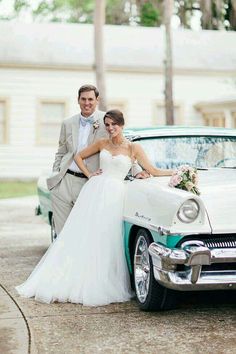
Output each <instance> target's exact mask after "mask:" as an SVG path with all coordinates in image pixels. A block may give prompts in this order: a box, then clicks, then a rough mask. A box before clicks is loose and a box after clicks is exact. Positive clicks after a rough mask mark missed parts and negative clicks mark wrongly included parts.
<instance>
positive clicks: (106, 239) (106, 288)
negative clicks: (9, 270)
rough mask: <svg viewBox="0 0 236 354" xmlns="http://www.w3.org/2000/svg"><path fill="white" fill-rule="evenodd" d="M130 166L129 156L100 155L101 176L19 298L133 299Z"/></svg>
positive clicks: (21, 287) (104, 152) (93, 303)
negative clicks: (126, 218)
mask: <svg viewBox="0 0 236 354" xmlns="http://www.w3.org/2000/svg"><path fill="white" fill-rule="evenodd" d="M131 164H132V163H131V159H130V157H129V156H126V155H116V156H112V155H111V153H110V152H109V151H107V150H105V149H104V150H102V151H101V152H100V167H101V168H102V170H103V173H102V174H101V175H99V176H95V177H92V178H91V179H90V180H89V181H88V182H87V183H86V184H85V186H84V187H83V189H82V190H81V193H80V195H79V197H78V199H77V201H76V203H75V205H74V207H73V209H72V211H71V213H70V215H69V217H68V219H67V221H66V223H65V226H64V228H63V230H62V231H61V233H60V235H59V236H58V238H57V239H56V240H55V242H54V243H53V244H52V245H51V246H50V247H49V249H48V250H47V252H46V253H45V255H44V256H43V257H42V259H41V260H40V262H39V263H38V265H37V266H36V267H35V269H34V270H33V272H32V273H31V275H30V276H29V278H28V279H27V280H26V281H25V282H24V283H23V284H21V285H19V286H17V287H16V290H17V291H18V293H19V294H20V295H22V296H24V297H34V298H35V299H36V300H38V301H42V302H46V303H51V302H54V301H59V302H73V303H81V304H83V305H87V306H99V305H106V304H109V303H112V302H123V301H127V300H129V299H130V298H131V296H132V292H131V289H130V279H129V273H128V268H127V264H126V260H125V254H124V245H123V232H122V213H123V202H124V188H125V184H124V178H125V176H126V175H127V173H128V171H129V169H130V167H131Z"/></svg>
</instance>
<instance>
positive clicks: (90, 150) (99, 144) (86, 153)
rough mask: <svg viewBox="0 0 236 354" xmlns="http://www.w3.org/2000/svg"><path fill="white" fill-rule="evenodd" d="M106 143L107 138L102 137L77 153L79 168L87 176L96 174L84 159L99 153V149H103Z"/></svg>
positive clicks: (76, 158) (76, 159)
mask: <svg viewBox="0 0 236 354" xmlns="http://www.w3.org/2000/svg"><path fill="white" fill-rule="evenodd" d="M104 145H105V139H101V140H98V141H96V142H95V143H94V144H92V145H89V146H88V147H86V148H85V149H83V150H81V151H80V152H79V153H77V154H76V155H75V157H74V160H75V163H76V164H77V165H78V167H79V169H80V170H81V171H82V172H83V173H84V174H85V176H87V177H88V178H89V177H91V175H94V174H93V173H91V172H90V171H89V170H88V169H87V167H86V165H85V164H84V161H83V160H84V159H86V158H88V157H90V156H92V155H94V154H97V153H98V152H99V151H101V150H102V149H103V147H104ZM95 174H99V173H95Z"/></svg>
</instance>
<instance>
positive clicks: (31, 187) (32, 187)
mask: <svg viewBox="0 0 236 354" xmlns="http://www.w3.org/2000/svg"><path fill="white" fill-rule="evenodd" d="M35 194H37V183H36V182H13V181H12V182H7V181H4V182H3V181H0V199H3V198H17V197H26V196H30V195H35Z"/></svg>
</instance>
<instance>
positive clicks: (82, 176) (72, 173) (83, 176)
mask: <svg viewBox="0 0 236 354" xmlns="http://www.w3.org/2000/svg"><path fill="white" fill-rule="evenodd" d="M66 173H69V174H70V175H73V176H75V177H80V178H88V177H86V176H85V174H83V173H82V172H74V171H71V170H67V171H66Z"/></svg>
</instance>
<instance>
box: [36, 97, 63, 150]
mask: <svg viewBox="0 0 236 354" xmlns="http://www.w3.org/2000/svg"><path fill="white" fill-rule="evenodd" d="M65 117H66V103H65V102H60V101H57V102H51V101H41V102H40V107H39V126H38V139H37V141H38V143H39V144H41V145H55V144H56V143H57V142H58V138H59V133H60V127H61V122H62V120H63V119H64V118H65Z"/></svg>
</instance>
